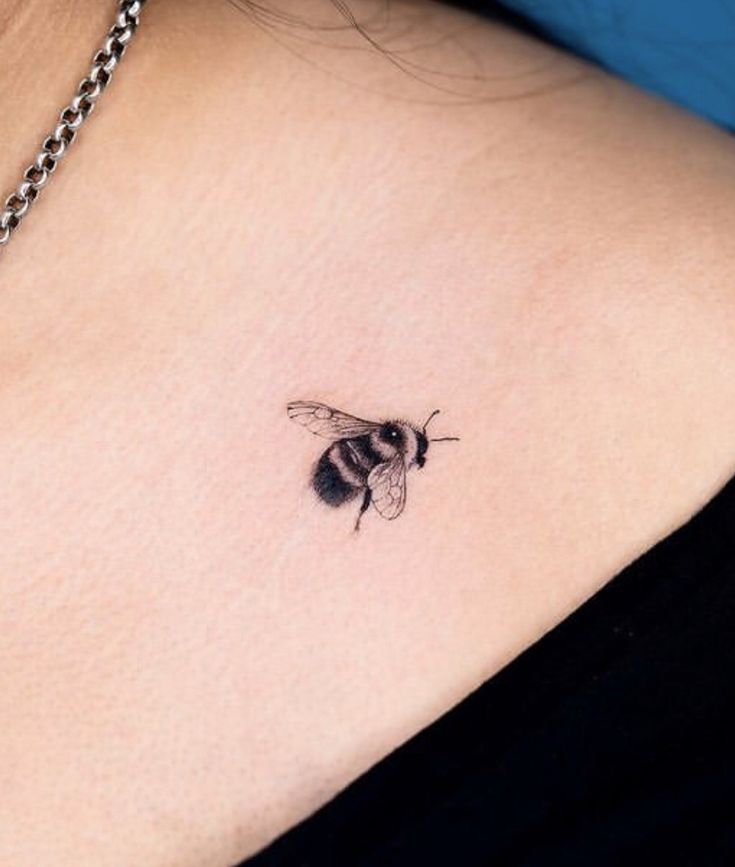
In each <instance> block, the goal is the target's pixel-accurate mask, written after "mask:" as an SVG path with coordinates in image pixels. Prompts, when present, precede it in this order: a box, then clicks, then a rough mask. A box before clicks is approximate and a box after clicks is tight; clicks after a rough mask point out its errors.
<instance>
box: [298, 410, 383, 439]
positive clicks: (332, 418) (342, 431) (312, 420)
mask: <svg viewBox="0 0 735 867" xmlns="http://www.w3.org/2000/svg"><path fill="white" fill-rule="evenodd" d="M288 417H289V418H290V419H293V421H295V422H296V423H297V424H300V425H303V426H304V427H305V428H306V429H307V430H309V431H311V432H312V433H313V434H316V435H317V436H319V437H326V438H327V439H330V440H342V439H348V438H350V437H360V436H363V435H364V434H369V433H371V432H372V431H374V430H377V429H378V428H379V427H380V425H379V424H378V423H377V422H374V421H366V420H365V419H362V418H355V416H354V415H348V413H346V412H340V411H339V410H338V409H332V407H331V406H327V405H326V404H324V403H315V402H313V401H306V400H297V401H294V402H293V403H289V405H288Z"/></svg>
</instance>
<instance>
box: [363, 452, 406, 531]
mask: <svg viewBox="0 0 735 867" xmlns="http://www.w3.org/2000/svg"><path fill="white" fill-rule="evenodd" d="M367 483H368V488H370V493H371V494H372V502H373V505H374V506H375V508H376V509H377V510H378V512H379V513H380V514H381V515H382V516H383V517H384V518H386V519H387V520H388V521H392V520H393V519H394V518H397V517H398V516H399V515H400V514H401V512H402V511H403V507H404V506H405V505H406V465H405V463H404V462H403V455H402V454H401V453H400V452H398V453H397V454H396V455H395V456H394V457H392V458H391V459H390V460H389V461H386V462H385V463H382V464H378V465H377V466H375V467H373V468H372V470H370V474H369V475H368V479H367Z"/></svg>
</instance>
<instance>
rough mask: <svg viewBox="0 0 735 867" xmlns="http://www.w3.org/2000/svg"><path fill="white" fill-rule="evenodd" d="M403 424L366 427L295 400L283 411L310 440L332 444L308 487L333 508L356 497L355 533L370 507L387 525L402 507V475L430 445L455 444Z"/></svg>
mask: <svg viewBox="0 0 735 867" xmlns="http://www.w3.org/2000/svg"><path fill="white" fill-rule="evenodd" d="M438 414H439V410H438V409H435V410H434V412H432V413H431V415H429V417H428V418H427V419H426V422H425V423H424V425H423V426H422V427H416V426H414V425H412V424H409V423H408V422H406V421H383V422H376V421H366V420H365V419H362V418H356V417H355V416H353V415H349V414H348V413H346V412H340V411H339V410H337V409H333V408H332V407H331V406H327V405H326V404H323V403H316V402H314V401H304V400H297V401H294V403H290V404H289V405H288V417H289V418H290V419H293V421H295V422H297V423H298V424H300V425H303V426H304V427H305V428H306V429H307V430H309V431H311V433H313V434H315V435H316V436H320V437H324V438H325V439H328V440H332V444H331V445H330V446H329V447H328V448H327V449H326V451H324V452H323V453H322V455H321V457H320V458H319V460H318V461H317V462H316V464H315V465H314V469H313V471H312V476H311V484H312V487H313V488H314V491H315V492H316V495H317V496H318V497H319V499H320V500H322V502H324V503H326V504H327V505H329V506H334V507H335V508H336V507H339V506H343V505H344V504H345V503H349V502H351V501H352V500H354V499H356V498H357V497H359V496H360V494H362V503H361V505H360V511H359V512H358V515H357V520H356V522H355V530H356V531H357V530H359V529H360V521H361V520H362V516H363V515H364V514H365V512H367V510H368V509H369V508H370V506H371V504H372V506H373V507H374V508H375V510H376V511H377V513H378V514H379V515H380V516H381V517H383V518H386V519H387V520H388V521H393V520H394V519H395V518H397V517H398V516H399V515H400V514H401V512H402V511H403V508H404V506H405V505H406V473H407V472H408V471H409V470H410V469H412V468H413V467H416V468H418V469H421V467H423V466H424V464H425V463H426V452H427V451H428V449H429V443H432V442H458V441H459V437H436V438H433V439H432V438H430V437H428V436H427V434H426V428H427V427H428V425H429V422H430V421H431V420H432V419H433V418H434V416H436V415H438Z"/></svg>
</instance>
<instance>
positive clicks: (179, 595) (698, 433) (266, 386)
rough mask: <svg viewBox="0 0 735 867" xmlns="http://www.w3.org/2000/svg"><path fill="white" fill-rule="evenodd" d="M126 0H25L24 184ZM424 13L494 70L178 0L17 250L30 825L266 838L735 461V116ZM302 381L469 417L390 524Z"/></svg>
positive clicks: (23, 730) (531, 633) (8, 120)
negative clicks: (672, 103) (330, 504)
mask: <svg viewBox="0 0 735 867" xmlns="http://www.w3.org/2000/svg"><path fill="white" fill-rule="evenodd" d="M282 5H283V4H282ZM286 5H288V4H286ZM291 7H292V8H294V9H297V10H298V11H299V13H300V14H302V15H304V16H305V17H307V18H308V17H309V16H315V17H316V18H317V19H320V20H327V19H328V17H329V13H328V11H327V4H326V3H325V2H321V0H314V2H313V3H305V2H301V0H299V3H298V4H296V3H293V4H291ZM113 8H114V3H113V2H111V0H110V2H103V3H100V2H98V0H76V2H75V3H73V4H71V3H69V4H63V3H61V2H60V0H58V2H52V0H23V3H20V2H18V3H16V4H12V3H10V4H9V3H8V0H5V3H4V9H3V13H2V15H0V27H1V28H2V29H0V82H3V84H2V89H1V90H0V101H1V102H2V107H3V111H2V112H0V143H1V144H2V148H1V149H0V153H2V155H3V158H2V163H1V164H0V180H2V184H3V187H4V188H5V187H10V186H12V185H13V184H14V183H15V181H16V176H17V175H18V174H19V170H20V169H21V168H22V167H23V165H24V164H25V163H26V162H27V161H28V157H29V156H30V154H32V153H33V150H34V148H35V147H36V144H37V142H38V140H39V138H40V135H41V133H42V132H43V131H45V129H46V128H47V127H48V126H49V124H50V122H51V120H52V118H53V113H54V111H55V110H56V108H57V106H60V105H61V104H62V103H64V102H65V101H66V100H67V98H68V96H69V95H70V93H71V91H72V89H73V87H74V86H75V85H76V83H77V81H78V80H79V78H80V77H81V75H82V74H83V73H84V72H85V70H86V64H87V61H88V57H89V55H90V52H91V50H92V47H93V46H94V45H95V44H96V43H97V41H98V40H99V36H100V34H101V33H102V32H103V30H104V29H105V27H106V25H107V23H108V20H109V18H110V15H111V12H112V10H113ZM397 8H398V4H395V5H394V12H396V10H397ZM38 10H43V11H44V12H45V16H44V17H40V18H39V19H38V21H37V23H34V21H33V12H34V11H38ZM205 10H206V14H205ZM360 10H362V13H364V12H365V11H366V10H368V11H369V4H366V5H365V6H362V7H359V9H358V11H360ZM396 15H397V12H396ZM412 16H413V20H412V23H411V26H410V27H409V28H407V29H408V31H410V33H408V34H407V35H404V36H403V37H401V39H403V40H404V41H403V42H402V43H401V42H400V40H399V41H398V43H397V44H399V45H403V46H407V45H410V44H421V45H423V46H424V47H423V48H422V49H420V50H416V51H415V52H414V53H412V54H410V55H408V56H410V57H412V58H413V59H414V60H415V61H416V62H418V63H420V64H422V65H423V66H425V67H428V68H429V69H430V70H432V71H435V70H439V71H444V70H446V71H447V72H448V73H449V72H451V71H452V70H454V69H458V70H459V71H460V73H461V74H462V75H467V74H469V73H470V72H473V71H474V72H478V71H479V72H480V73H481V74H482V75H484V76H485V78H486V79H487V80H485V81H475V82H470V81H469V80H467V79H466V78H462V79H447V78H445V79H442V78H441V76H439V77H436V76H434V75H433V72H432V73H430V74H429V77H430V78H431V81H432V82H433V84H434V86H433V88H432V87H431V86H429V85H427V84H422V83H420V82H416V81H415V80H413V79H411V78H410V77H409V76H407V75H406V74H405V73H404V72H402V71H400V70H397V69H396V68H395V67H394V66H393V65H391V63H390V62H389V61H387V60H386V59H385V58H382V57H379V56H376V55H374V54H370V53H366V52H364V51H357V50H355V47H356V46H360V45H362V44H363V43H362V42H361V41H360V39H359V37H356V36H354V37H353V36H350V35H346V34H335V35H333V36H329V35H327V34H324V33H322V34H312V35H311V36H310V39H311V40H312V41H311V43H310V44H305V43H303V42H300V43H294V42H291V43H290V45H286V46H281V45H279V44H278V42H275V41H274V40H273V39H272V38H270V37H269V36H268V35H266V34H265V33H263V32H262V31H260V30H258V29H257V28H256V27H254V26H252V25H251V24H249V23H248V21H247V19H246V18H245V17H244V16H243V15H242V14H241V13H239V12H237V11H235V10H234V9H233V8H232V7H231V6H228V5H227V4H226V3H224V2H221V3H220V2H217V0H188V2H185V0H176V2H173V0H151V3H150V5H149V7H148V9H147V10H146V20H145V25H144V29H143V30H142V31H141V34H140V37H139V41H138V42H137V44H136V45H135V46H134V49H133V50H132V51H131V54H130V55H129V57H128V58H126V61H125V64H124V67H123V68H122V69H121V71H120V75H119V78H118V80H116V81H115V83H114V86H113V88H112V89H111V90H110V92H109V94H108V95H107V97H106V98H105V102H104V107H102V108H101V109H100V111H99V113H98V114H97V115H95V117H94V118H93V120H92V121H91V123H90V125H89V127H88V129H87V130H85V134H84V136H83V139H82V140H81V141H80V142H79V144H78V146H76V145H75V150H74V153H73V154H72V155H70V158H69V161H68V163H67V164H66V165H65V167H64V168H63V170H61V171H60V173H59V176H58V177H57V179H56V180H55V182H54V184H53V186H52V187H51V188H49V190H48V193H47V195H46V196H45V198H44V201H43V203H42V204H39V206H38V209H37V210H36V212H35V213H34V214H33V215H32V216H31V217H30V218H29V220H28V222H27V224H26V225H25V226H24V227H23V229H22V231H21V232H20V233H19V234H18V235H17V236H16V238H15V240H14V242H13V244H12V245H11V247H10V248H9V250H8V251H7V253H6V254H5V255H4V256H3V258H2V260H0V420H1V421H0V466H2V468H3V469H2V479H3V481H2V486H0V576H1V578H2V593H1V594H0V769H1V771H0V774H1V776H2V785H0V815H1V816H2V821H0V863H2V864H12V865H14V867H31V865H33V867H36V865H38V864H53V865H54V867H72V865H75V867H76V865H79V864H94V865H95V867H126V865H130V864H136V865H137V867H164V865H167V867H168V865H176V867H189V865H191V867H225V865H228V864H231V863H232V862H234V861H236V860H237V859H239V858H241V857H243V856H244V855H246V854H247V853H249V852H252V851H254V850H255V849H257V848H258V847H260V846H261V845H263V844H264V843H265V842H266V841H267V840H269V839H270V838H272V837H273V836H274V835H276V834H278V833H280V832H282V831H283V830H284V829H285V828H286V827H288V826H289V825H291V824H293V823H294V822H296V821H298V820H299V819H301V818H303V817H304V816H305V815H307V814H308V813H309V812H310V811H311V810H313V809H314V808H315V807H317V806H318V805H320V804H321V803H323V802H324V801H325V800H326V799H327V798H328V797H329V796H331V795H332V794H333V793H335V792H336V791H337V790H339V789H340V788H341V787H343V786H344V785H345V784H346V783H347V782H349V781H350V780H351V779H353V778H354V777H356V776H357V775H358V774H359V773H360V772H362V771H363V770H365V769H366V768H367V767H369V766H370V765H371V764H373V763H374V762H375V761H376V760H378V759H379V758H380V757H381V756H383V755H385V754H386V753H387V752H388V751H389V750H391V749H392V748H394V747H396V746H398V745H399V744H400V743H402V742H404V741H405V740H406V739H407V738H408V737H410V736H411V735H412V734H413V733H415V732H416V731H417V730H419V729H420V728H421V727H423V726H425V725H427V724H428V723H430V722H431V721H432V720H434V719H435V718H436V717H437V716H438V715H439V714H441V713H442V712H443V711H445V710H447V709H448V708H449V707H451V706H452V705H453V704H454V703H456V702H457V701H458V700H460V699H461V698H462V697H464V696H465V695H466V694H467V693H468V692H469V691H470V690H471V689H472V688H473V687H475V686H476V685H478V684H479V683H480V682H482V681H483V680H484V679H485V678H487V677H488V676H490V675H492V674H493V673H494V672H496V671H497V670H498V669H499V668H501V667H502V666H503V665H504V664H505V663H506V662H507V661H509V660H510V659H511V658H513V657H514V656H516V655H517V654H518V653H519V652H520V651H522V650H523V649H524V648H525V647H527V646H528V645H529V644H531V643H532V642H533V641H534V640H536V639H537V638H538V637H539V636H540V635H542V634H543V633H544V632H545V631H546V630H548V629H549V628H550V627H552V626H553V625H554V624H556V623H557V622H559V621H560V620H561V619H563V618H564V617H565V616H566V615H567V614H568V613H569V612H570V611H571V610H572V609H574V608H575V607H576V606H577V605H579V604H580V603H581V602H582V601H583V600H584V599H586V598H588V597H589V596H590V595H591V594H592V593H593V592H594V591H595V590H597V589H598V588H599V587H600V586H602V585H603V584H604V583H605V582H606V581H608V580H609V579H610V577H611V576H613V575H614V574H615V572H616V571H618V570H619V569H620V568H621V567H622V566H624V565H625V564H626V563H627V562H629V561H630V560H631V559H632V558H633V557H634V556H635V555H636V554H638V553H639V552H641V551H642V550H644V549H645V548H647V547H649V546H650V545H651V544H653V543H654V542H655V541H656V540H657V539H659V538H661V537H662V536H663V535H665V534H666V533H668V532H670V531H671V530H673V529H674V528H675V527H676V526H677V525H679V524H680V523H681V522H682V521H683V520H685V519H686V518H687V517H688V516H689V515H691V513H692V512H693V511H695V510H696V509H697V508H698V507H699V506H700V505H701V504H702V503H703V502H705V501H706V500H707V499H708V498H709V497H711V496H712V495H713V494H714V493H715V492H716V490H717V489H718V488H719V487H720V486H721V485H722V483H723V482H724V481H725V480H726V479H727V478H728V477H729V475H730V474H731V473H732V472H733V471H734V470H735V444H734V436H733V431H734V430H735V340H733V337H734V336H735V297H734V295H733V274H734V273H735V256H734V255H733V254H734V249H733V244H732V238H733V237H735V208H734V207H733V202H735V149H734V147H733V143H732V141H731V140H730V139H728V138H727V137H726V136H725V135H724V134H723V133H720V132H718V131H717V130H715V129H713V128H710V127H709V126H707V125H706V124H704V123H701V122H698V121H696V120H694V119H692V118H690V117H688V116H687V115H685V114H684V113H682V112H679V111H678V110H675V109H673V108H670V107H667V106H665V105H663V104H662V103H659V102H657V101H654V100H652V99H650V98H647V97H644V96H642V95H640V94H638V93H637V92H636V91H634V90H633V89H631V88H628V87H626V86H624V85H621V84H618V83H615V82H614V81H612V80H610V79H608V78H606V77H604V76H602V75H601V74H599V73H596V72H593V71H590V70H588V69H587V68H585V67H581V66H579V65H578V64H577V63H576V62H574V61H571V60H566V59H564V57H563V56H562V55H560V54H558V53H557V52H554V51H551V50H550V49H548V48H545V47H542V46H540V45H536V44H535V43H532V42H530V41H528V40H526V39H525V38H523V37H520V36H517V35H513V34H510V33H506V32H504V31H503V30H502V29H499V28H497V27H493V26H490V25H486V24H482V23H480V22H477V21H475V20H474V19H471V18H469V17H466V16H462V15H458V14H454V13H450V12H448V11H443V10H441V9H440V7H437V6H433V5H432V4H430V3H428V2H420V3H417V4H415V6H414V7H413V12H412ZM392 26H395V27H397V28H398V29H400V27H401V26H402V25H401V22H400V15H397V17H396V19H395V21H394V25H392ZM404 29H406V28H404ZM450 32H451V33H453V34H454V37H455V38H454V39H452V40H444V41H442V40H441V39H439V38H438V34H441V33H445V34H446V33H450ZM53 33H56V37H55V38H53V36H52V34H53ZM390 37H391V31H390V28H388V30H384V31H383V33H382V36H381V39H384V40H388V43H389V44H390ZM293 38H297V37H296V36H294V37H293ZM287 42H288V40H287ZM337 45H340V46H342V47H337ZM289 47H290V48H292V49H293V48H295V49H296V51H297V52H298V55H301V56H298V55H297V54H294V53H293V51H292V50H289ZM392 47H396V46H395V45H393V46H392ZM478 64H479V66H478ZM458 84H459V85H461V87H464V88H465V90H466V91H467V92H468V93H469V94H470V95H471V97H472V98H471V99H464V100H459V99H455V98H453V97H452V96H451V95H448V94H446V93H444V92H441V91H440V90H439V89H438V88H439V87H445V88H447V87H448V88H455V87H456V86H457V85H458ZM529 90H541V91H546V93H544V94H542V95H537V96H534V97H531V96H527V97H526V98H523V99H513V100H507V99H506V100H500V101H493V99H491V97H493V96H510V95H518V94H522V93H523V92H524V91H526V92H527V91H529ZM296 399H315V400H322V401H325V402H327V403H330V404H333V405H336V406H338V407H339V408H341V409H344V410H347V411H349V412H354V413H356V414H358V415H361V416H365V417H368V418H372V417H378V418H381V417H404V418H408V419H410V420H412V421H414V422H416V423H420V422H421V421H423V419H424V418H425V417H426V415H427V414H428V412H429V411H430V410H432V409H433V408H435V407H441V408H442V409H443V414H442V415H441V416H440V417H439V419H436V420H435V422H434V423H435V424H436V428H435V435H441V434H456V435H460V436H461V437H462V442H461V443H446V444H436V445H434V446H432V448H431V449H430V451H429V454H428V461H427V465H426V467H425V468H424V469H423V470H421V471H420V472H416V471H412V472H411V474H410V475H409V478H408V483H409V489H408V505H407V508H406V511H405V513H404V514H403V515H402V516H401V517H400V519H398V520H397V521H393V522H387V521H382V520H381V519H380V518H379V517H378V516H377V515H376V514H375V513H374V512H371V513H368V514H367V515H366V516H365V519H364V521H363V526H362V530H361V532H360V535H359V537H357V538H356V537H355V536H354V535H353V534H352V533H351V527H352V525H353V522H354V518H355V511H354V509H352V510H350V508H346V509H340V510H334V511H332V510H329V509H328V508H327V507H325V506H322V505H320V504H318V503H317V502H316V501H315V499H314V497H313V495H312V493H311V492H310V491H309V489H308V473H309V468H310V466H311V463H312V461H313V460H314V459H315V458H316V457H317V455H318V453H319V450H320V448H322V447H323V446H324V445H325V443H324V442H323V441H319V440H317V439H316V438H315V437H312V436H311V435H310V434H308V433H307V432H306V431H304V430H303V429H300V428H298V427H296V426H295V425H294V424H292V423H291V422H289V420H288V419H287V417H286V414H285V405H286V403H287V402H288V401H289V400H296Z"/></svg>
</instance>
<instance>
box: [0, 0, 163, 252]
mask: <svg viewBox="0 0 735 867" xmlns="http://www.w3.org/2000/svg"><path fill="white" fill-rule="evenodd" d="M145 3H146V0H120V3H119V9H118V12H117V15H116V17H115V21H114V23H113V25H112V27H111V28H110V29H109V31H108V33H107V35H106V37H105V41H104V42H103V44H102V47H101V48H100V49H99V51H97V53H96V54H95V55H94V58H93V60H92V68H91V69H90V71H89V74H88V75H87V77H86V78H83V79H82V81H81V82H80V84H79V87H78V89H77V92H76V93H75V94H74V97H73V98H72V100H71V102H70V103H69V105H67V107H66V108H65V109H63V110H62V111H61V113H60V114H59V123H58V124H57V125H56V128H55V129H54V131H53V132H52V133H51V134H50V135H49V136H47V137H46V139H45V140H44V142H43V144H42V145H41V150H40V151H39V153H38V154H37V156H36V158H35V160H34V162H33V163H32V164H31V165H30V166H28V168H27V169H26V170H25V172H24V173H23V179H22V181H21V182H20V184H19V185H18V187H17V189H16V190H14V191H13V192H12V193H11V194H10V195H9V196H8V197H7V199H6V200H5V207H4V208H3V210H2V212H0V248H2V247H6V246H7V245H8V243H9V241H10V239H11V238H12V237H13V234H14V233H15V231H16V230H17V229H18V227H19V226H20V225H21V223H22V222H23V220H24V219H25V217H26V216H27V215H28V213H29V212H30V210H31V207H32V205H33V203H34V202H35V201H36V200H37V199H38V196H39V194H40V192H41V190H42V189H43V188H44V187H45V186H46V185H47V184H48V182H49V180H50V179H51V176H52V175H53V173H54V172H55V171H56V166H57V165H58V163H59V162H60V160H61V159H62V158H63V157H64V156H65V155H66V153H67V151H68V150H69V146H70V145H71V144H72V143H73V142H74V140H75V139H76V137H77V134H78V132H79V130H80V129H81V127H82V125H83V124H84V122H85V121H86V120H87V118H88V117H89V116H90V114H92V112H93V111H94V109H95V107H96V105H97V100H98V99H99V98H100V96H102V94H103V93H104V92H105V90H106V89H107V86H108V85H109V83H110V81H112V76H113V73H114V72H115V69H116V68H117V66H118V64H119V63H120V61H121V60H122V58H123V55H124V54H125V52H126V51H127V48H128V46H129V45H130V43H131V41H132V39H133V37H134V36H135V33H136V31H137V29H138V25H139V23H140V13H141V12H142V10H143V6H144V5H145Z"/></svg>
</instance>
